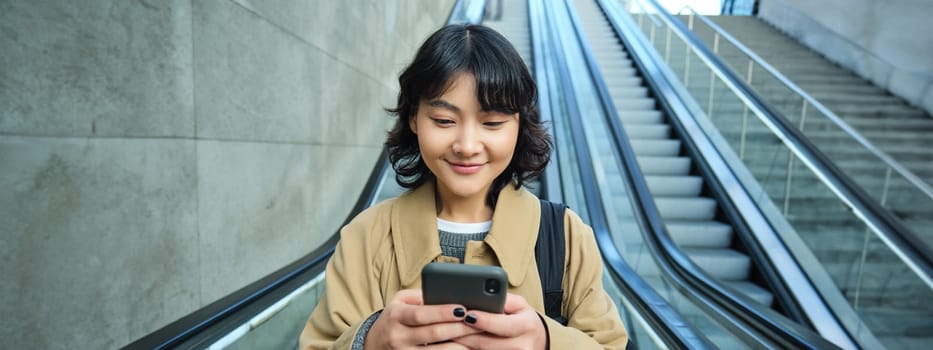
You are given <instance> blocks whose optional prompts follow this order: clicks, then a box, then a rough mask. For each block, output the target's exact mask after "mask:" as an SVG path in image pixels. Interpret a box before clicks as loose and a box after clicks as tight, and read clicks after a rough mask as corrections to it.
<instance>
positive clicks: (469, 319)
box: [463, 315, 476, 324]
mask: <svg viewBox="0 0 933 350" xmlns="http://www.w3.org/2000/svg"><path fill="white" fill-rule="evenodd" d="M463 320H464V321H466V323H469V324H474V323H476V316H473V315H467V316H466V318H464V319H463Z"/></svg>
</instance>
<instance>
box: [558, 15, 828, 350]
mask: <svg viewBox="0 0 933 350" xmlns="http://www.w3.org/2000/svg"><path fill="white" fill-rule="evenodd" d="M570 1H571V0H565V5H566V6H567V10H568V12H570V13H571V18H572V20H573V25H574V31H575V32H576V35H577V40H578V41H579V42H580V43H581V46H582V47H584V50H583V52H582V54H583V56H584V59H585V60H586V63H587V66H588V68H589V72H590V74H591V79H593V81H594V85H595V88H596V90H597V93H598V95H599V99H600V102H601V103H602V107H603V109H604V113H603V115H604V116H605V117H606V120H607V122H608V124H609V127H610V131H611V134H612V135H613V141H614V143H615V145H616V149H617V150H618V151H619V152H620V153H621V157H620V160H621V161H622V162H623V166H622V167H621V168H622V169H621V170H622V172H623V174H625V175H626V177H627V179H628V181H625V183H626V184H627V186H628V187H629V190H630V191H631V193H633V194H634V198H635V200H636V203H635V205H633V208H635V211H636V215H637V216H638V217H640V218H641V220H639V221H640V223H642V224H643V225H645V229H644V230H643V232H644V233H645V236H646V241H647V242H649V247H653V248H654V249H653V250H654V251H655V252H656V253H658V254H656V255H655V257H656V260H658V263H659V265H661V267H662V269H663V270H665V271H666V272H670V273H674V274H677V275H678V277H679V278H672V280H674V281H675V282H677V283H683V284H684V285H682V286H681V287H682V288H684V289H685V290H688V293H691V294H693V293H698V295H696V294H695V295H696V296H697V297H698V298H697V299H698V301H701V303H700V304H701V305H702V306H705V307H707V309H709V310H710V311H712V312H717V313H720V312H721V313H723V314H719V315H718V317H719V318H720V319H722V320H725V321H726V322H729V323H732V326H731V328H732V329H734V330H738V331H745V330H755V331H756V332H758V333H760V334H762V335H764V336H765V337H766V338H768V339H770V340H771V341H774V342H776V343H778V344H782V345H787V346H791V347H794V348H811V349H814V348H825V347H826V346H827V345H829V344H830V343H828V342H827V341H826V340H825V339H824V338H823V337H821V336H819V335H818V334H816V333H815V332H813V331H811V330H809V329H806V328H804V327H802V326H800V325H797V324H795V323H792V322H779V321H777V319H779V318H781V317H776V316H777V315H778V314H777V313H776V312H774V311H772V310H764V309H762V308H760V307H756V306H755V304H753V303H752V302H750V301H748V300H747V299H746V298H743V297H739V296H738V294H737V293H734V292H732V291H731V290H729V289H728V288H724V287H723V286H722V285H721V284H720V283H719V282H717V281H716V280H715V279H714V278H712V277H710V276H709V275H708V274H707V273H706V272H705V271H703V270H702V269H701V268H700V267H699V266H697V265H696V264H695V263H693V261H692V260H691V259H690V258H689V256H687V254H686V253H684V252H683V251H682V250H681V249H680V248H679V247H678V246H677V245H676V244H675V243H674V241H673V239H672V238H671V236H670V234H669V233H668V232H667V229H666V227H665V226H664V224H663V220H662V219H661V215H660V211H659V209H658V208H657V205H656V204H655V203H654V199H653V198H652V196H651V193H650V190H649V189H648V185H647V182H646V181H645V178H644V174H643V173H642V172H641V168H640V166H639V164H638V162H637V160H636V155H635V152H634V150H633V149H632V146H631V143H630V141H629V138H628V136H627V134H626V133H625V131H624V128H623V126H622V123H621V119H620V118H619V116H618V113H617V112H616V109H615V106H614V103H613V102H612V97H611V94H610V93H609V91H608V88H607V86H606V84H605V81H604V80H603V79H602V75H601V73H600V72H599V68H598V65H597V63H596V60H595V58H594V56H593V55H592V50H590V49H589V44H588V43H587V41H588V40H587V39H586V38H585V36H584V34H583V28H582V24H581V23H580V21H579V18H578V17H577V16H576V14H575V10H574V7H573V5H572V4H571V3H570ZM611 17H612V16H610V18H611ZM610 22H611V23H612V26H613V27H614V29H615V30H620V29H621V28H619V23H617V21H610ZM619 34H620V36H621V34H622V33H619ZM629 46H631V45H629ZM632 51H633V52H636V51H637V50H632ZM632 56H633V57H632V59H633V60H635V61H636V62H638V57H635V56H637V55H635V54H634V53H633V54H632ZM646 78H647V79H650V78H651V77H650V76H646ZM668 276H669V277H673V276H670V275H668ZM710 303H715V305H711V304H710ZM748 338H749V339H759V338H758V337H757V336H755V335H752V334H749V335H748Z"/></svg>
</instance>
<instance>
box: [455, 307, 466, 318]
mask: <svg viewBox="0 0 933 350" xmlns="http://www.w3.org/2000/svg"><path fill="white" fill-rule="evenodd" d="M463 315H466V310H464V309H463V308H462V307H458V308H456V309H454V316H456V317H463Z"/></svg>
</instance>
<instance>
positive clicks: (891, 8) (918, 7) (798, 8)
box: [758, 0, 933, 113]
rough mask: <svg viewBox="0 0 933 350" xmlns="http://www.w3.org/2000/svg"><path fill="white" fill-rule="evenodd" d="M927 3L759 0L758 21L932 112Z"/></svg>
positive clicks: (932, 54)
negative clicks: (773, 27) (764, 22)
mask: <svg viewBox="0 0 933 350" xmlns="http://www.w3.org/2000/svg"><path fill="white" fill-rule="evenodd" d="M931 15H933V1H929V0H825V1H808V0H761V4H760V7H759V13H758V16H759V17H760V18H762V19H763V20H765V21H767V22H769V23H771V24H772V25H774V26H776V27H777V28H779V29H781V30H783V31H784V32H786V33H788V34H790V35H791V36H793V37H796V38H797V39H798V40H800V41H801V42H803V43H804V44H806V45H807V46H809V47H811V48H813V49H814V50H815V51H817V52H820V53H822V54H823V55H825V56H826V57H828V58H830V59H831V60H833V61H836V62H837V63H839V64H841V65H842V66H844V67H847V68H849V69H852V70H853V71H855V72H856V73H857V74H859V75H861V76H862V77H865V78H867V79H869V80H871V81H872V82H873V83H875V84H876V85H878V86H881V87H884V88H886V89H888V90H889V91H891V92H892V93H893V94H895V95H898V96H900V97H902V98H904V99H905V100H907V101H908V102H909V103H911V104H913V105H916V106H919V107H921V108H924V109H926V110H927V111H928V112H930V113H933V36H931V35H929V33H930V16H931Z"/></svg>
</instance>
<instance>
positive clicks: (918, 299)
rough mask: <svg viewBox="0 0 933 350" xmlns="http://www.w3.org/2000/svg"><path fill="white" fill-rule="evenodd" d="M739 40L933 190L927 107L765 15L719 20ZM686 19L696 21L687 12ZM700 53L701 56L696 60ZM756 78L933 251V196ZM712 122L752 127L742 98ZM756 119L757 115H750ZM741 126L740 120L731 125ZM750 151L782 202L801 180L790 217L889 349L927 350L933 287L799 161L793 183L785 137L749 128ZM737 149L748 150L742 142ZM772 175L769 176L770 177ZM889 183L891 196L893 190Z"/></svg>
mask: <svg viewBox="0 0 933 350" xmlns="http://www.w3.org/2000/svg"><path fill="white" fill-rule="evenodd" d="M711 18H712V19H714V21H715V22H716V23H717V24H718V25H719V26H721V27H723V28H724V29H725V30H726V31H727V32H728V33H729V34H731V35H732V36H734V37H736V38H738V39H739V40H740V41H742V42H743V44H745V45H746V46H748V47H749V48H751V49H752V50H753V51H755V52H756V54H758V55H759V56H761V57H762V58H764V59H765V60H767V61H768V63H769V64H771V65H772V66H774V67H775V68H777V69H778V70H779V71H781V72H782V73H783V74H784V75H786V76H787V77H789V78H790V79H791V80H792V81H794V82H795V83H796V84H797V85H798V86H800V87H802V88H803V89H804V90H806V91H807V92H808V93H809V94H811V95H812V96H814V97H815V98H816V99H817V100H819V101H820V102H821V103H823V104H824V105H826V106H827V107H828V108H830V109H831V110H832V111H833V112H834V113H836V114H837V115H838V116H840V117H841V118H842V119H843V120H845V121H846V122H847V123H848V124H849V125H851V126H852V127H853V128H855V129H856V130H857V131H858V132H859V133H861V134H862V135H863V136H864V137H865V138H867V139H869V140H870V142H872V143H873V144H875V145H876V146H877V147H878V148H879V149H881V150H882V151H884V152H886V153H887V154H889V155H890V156H892V157H893V158H894V159H896V160H898V161H899V162H900V163H901V164H903V165H904V166H905V167H906V168H908V169H910V170H911V171H912V172H914V173H915V174H916V175H918V176H919V177H921V178H922V179H923V180H924V181H926V182H927V183H928V184H930V183H933V149H930V147H929V145H931V144H933V133H931V132H933V119H931V118H930V115H928V114H926V113H925V112H923V111H922V110H919V109H916V108H913V107H910V106H908V105H906V104H905V103H904V102H903V101H902V100H901V99H899V98H897V97H894V96H891V95H890V94H888V93H887V92H885V91H884V90H882V89H880V88H878V87H875V86H873V85H871V84H870V83H868V82H867V81H865V80H863V79H861V78H859V77H857V76H855V75H854V74H852V73H851V72H849V71H847V70H845V69H843V68H841V67H839V66H837V65H835V64H833V63H832V62H830V61H828V60H826V59H825V58H823V57H822V56H820V55H819V54H818V53H816V52H813V51H811V50H809V49H808V48H806V47H804V46H802V45H801V44H799V43H797V42H795V41H794V40H792V39H790V38H789V37H787V36H785V35H784V34H782V33H781V32H779V31H777V30H775V29H774V28H772V27H770V26H769V25H767V24H766V23H764V22H762V21H761V20H759V19H757V18H755V17H740V16H735V17H732V16H721V17H711ZM680 19H681V20H682V21H684V23H687V21H688V18H687V17H685V16H681V18H680ZM693 30H694V33H695V34H697V36H699V37H700V38H701V39H702V40H704V41H705V42H706V45H707V46H708V47H709V48H712V47H713V46H714V34H713V31H712V30H711V29H710V28H709V27H708V26H706V25H701V24H697V22H695V24H694V26H693ZM720 40H722V41H721V42H720V45H719V50H718V53H719V56H720V58H721V59H722V60H723V61H724V62H725V63H726V64H727V65H729V66H730V68H731V69H733V70H734V71H735V72H736V73H738V75H739V76H742V77H746V78H747V77H748V58H747V56H745V55H744V54H741V53H739V52H738V50H735V49H734V48H731V46H730V45H728V44H724V40H723V39H720ZM694 57H695V56H694ZM687 61H688V60H687V59H686V57H685V50H684V48H683V47H682V46H677V45H674V46H672V48H671V50H670V62H674V63H672V64H671V66H672V67H673V68H674V70H675V71H678V72H681V74H684V75H688V76H689V80H690V84H688V89H689V90H690V92H691V93H692V94H693V95H694V96H695V97H696V99H697V100H698V101H704V103H705V101H706V98H707V96H709V94H710V91H711V88H710V85H709V83H708V81H709V75H708V72H707V73H705V75H704V73H703V71H702V70H703V69H706V68H702V67H701V66H700V65H701V63H699V62H697V61H696V60H695V59H694V61H692V63H693V66H690V68H689V73H685V68H686V67H687V65H688V63H686V62H687ZM757 68H758V69H759V70H758V71H757V72H753V74H752V79H751V84H750V85H751V86H752V87H753V88H754V89H755V90H756V92H757V93H758V94H759V95H760V96H761V97H762V98H764V99H765V101H766V102H767V103H769V104H770V105H772V106H773V107H775V108H777V109H778V110H779V111H781V112H782V113H783V114H784V115H785V116H787V117H788V119H790V120H791V121H792V122H793V123H794V124H795V125H798V128H799V127H800V125H803V131H804V134H805V135H806V136H807V137H808V139H809V140H810V141H812V142H813V143H814V144H815V145H816V146H817V147H818V148H819V149H820V151H822V152H823V153H824V154H826V155H827V156H828V157H829V158H830V159H831V160H832V161H833V162H834V163H835V164H836V165H837V166H838V167H839V168H840V169H841V170H843V172H845V173H846V175H848V176H849V177H851V178H852V179H853V180H854V181H855V182H856V183H857V184H858V185H859V186H861V187H862V188H863V189H864V190H865V191H866V192H867V193H868V194H869V195H871V196H873V197H874V198H875V199H877V200H878V201H879V202H882V203H883V204H884V206H885V207H886V208H889V209H890V210H891V211H892V212H893V213H894V214H895V215H896V216H898V217H899V218H900V219H901V220H902V221H903V222H904V223H905V224H906V225H907V226H908V227H909V228H911V229H912V230H913V232H915V233H916V234H917V235H919V236H920V237H921V239H924V240H925V241H926V242H927V244H928V245H930V246H933V229H931V228H930V227H933V204H930V203H933V202H931V201H930V199H929V197H926V196H925V195H924V194H922V193H920V192H918V191H917V190H916V188H914V187H912V186H910V185H908V184H907V183H904V182H893V183H888V182H887V181H889V180H888V178H886V174H885V170H884V169H885V167H884V166H882V165H880V164H879V160H878V159H877V158H875V157H874V156H872V155H870V154H869V153H868V152H867V151H865V150H864V149H863V148H862V147H861V146H859V145H858V144H856V143H855V142H854V141H852V140H851V139H850V137H848V136H847V135H845V134H843V133H842V132H841V131H838V129H837V128H835V127H831V126H830V125H829V121H828V120H825V118H822V117H820V116H817V113H816V112H815V111H813V110H812V109H811V110H810V114H808V115H809V116H810V117H808V118H806V119H805V120H803V121H801V119H800V115H801V111H802V109H803V106H802V104H801V101H802V100H801V99H800V98H799V97H797V96H796V95H794V94H792V92H790V91H789V90H788V89H786V88H785V87H783V85H782V84H780V83H778V82H777V80H775V79H772V78H769V77H770V76H769V75H766V74H767V73H765V72H764V71H763V69H761V68H760V66H759V67H757ZM712 91H714V96H726V95H727V94H726V93H725V90H724V88H723V87H721V86H715V85H714V86H713V87H712ZM717 101H718V102H717V103H716V107H715V108H713V109H711V111H712V113H711V115H710V118H711V119H713V120H717V119H718V120H719V121H720V122H717V125H718V126H719V127H720V131H721V132H722V133H723V135H724V136H726V137H727V138H731V139H732V140H736V139H738V138H739V137H740V136H739V135H740V133H742V132H743V131H742V130H743V128H746V127H745V126H743V125H742V123H741V122H739V120H741V118H742V115H743V112H744V111H743V107H741V104H739V103H737V102H736V101H723V100H717ZM750 118H753V117H751V116H750ZM723 121H734V122H723ZM744 132H745V133H746V136H745V140H746V143H745V147H744V148H743V149H742V150H741V151H739V152H738V153H740V154H742V155H743V159H744V160H745V162H746V164H747V165H748V167H749V169H750V170H751V172H752V173H753V174H755V175H756V178H758V179H759V181H760V182H761V183H762V186H763V187H764V188H765V190H766V192H768V193H769V194H770V195H771V198H772V199H773V200H774V201H775V203H776V204H777V205H778V206H781V203H782V202H783V201H784V199H785V198H784V194H785V192H784V189H785V186H786V184H787V183H792V189H791V191H790V193H789V197H788V198H787V200H788V203H791V204H792V205H790V206H789V207H788V209H787V210H786V216H787V218H788V221H790V222H791V223H792V224H793V226H794V228H795V229H796V230H797V231H798V233H800V235H801V237H802V238H803V239H804V240H805V241H806V242H807V244H808V245H809V246H810V247H811V249H812V250H813V253H814V254H815V255H816V256H817V258H818V259H819V260H820V262H821V263H822V264H823V265H824V267H825V268H826V270H827V272H828V273H829V274H830V275H831V276H832V277H833V279H834V281H835V282H836V284H837V286H838V287H839V288H840V290H841V291H842V292H843V293H844V294H845V295H846V297H847V299H848V301H849V302H850V304H851V305H852V306H853V307H854V308H855V309H856V310H857V311H858V313H859V315H860V316H861V318H862V320H863V321H864V322H865V324H866V325H868V327H869V328H870V329H871V331H872V332H873V333H874V334H875V336H876V337H877V338H878V339H879V340H881V341H882V343H883V344H884V345H885V346H886V347H888V348H891V349H900V348H916V349H921V348H927V347H928V346H929V344H931V343H933V306H930V304H929V302H928V301H929V300H933V291H931V290H930V289H929V287H927V286H926V285H924V284H922V283H919V282H918V281H917V280H916V276H914V275H913V274H912V272H911V271H909V270H907V269H906V268H905V267H904V265H903V264H902V263H900V262H899V258H898V257H896V256H895V255H894V254H893V253H891V252H890V251H889V250H888V249H887V248H886V247H885V245H884V243H882V242H881V241H880V240H879V239H878V238H876V237H874V236H872V235H868V234H866V229H865V227H864V226H863V225H861V224H855V223H854V221H853V220H851V219H850V218H851V217H852V213H851V212H850V211H849V210H848V209H847V208H846V207H844V206H842V205H840V204H839V201H838V200H834V199H833V196H834V195H833V194H832V193H830V192H829V191H828V190H826V189H825V188H823V187H821V186H819V185H818V182H817V181H818V180H817V179H816V178H815V176H813V175H809V172H808V171H806V170H805V169H803V168H802V165H801V164H800V163H799V161H798V162H797V163H796V168H791V170H790V174H791V178H792V180H791V181H790V182H788V181H787V180H786V179H787V174H788V171H787V168H788V155H787V152H786V151H784V150H782V149H781V147H779V145H778V142H779V141H778V140H777V139H776V138H775V137H774V136H772V135H771V133H770V131H768V130H766V129H765V128H764V127H762V126H761V125H760V124H757V123H749V124H748V125H747V129H744ZM733 144H738V142H734V143H733ZM763 179H764V180H763ZM886 184H887V185H888V186H887V187H888V188H887V191H886V192H885V190H884V188H885V185H886Z"/></svg>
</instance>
